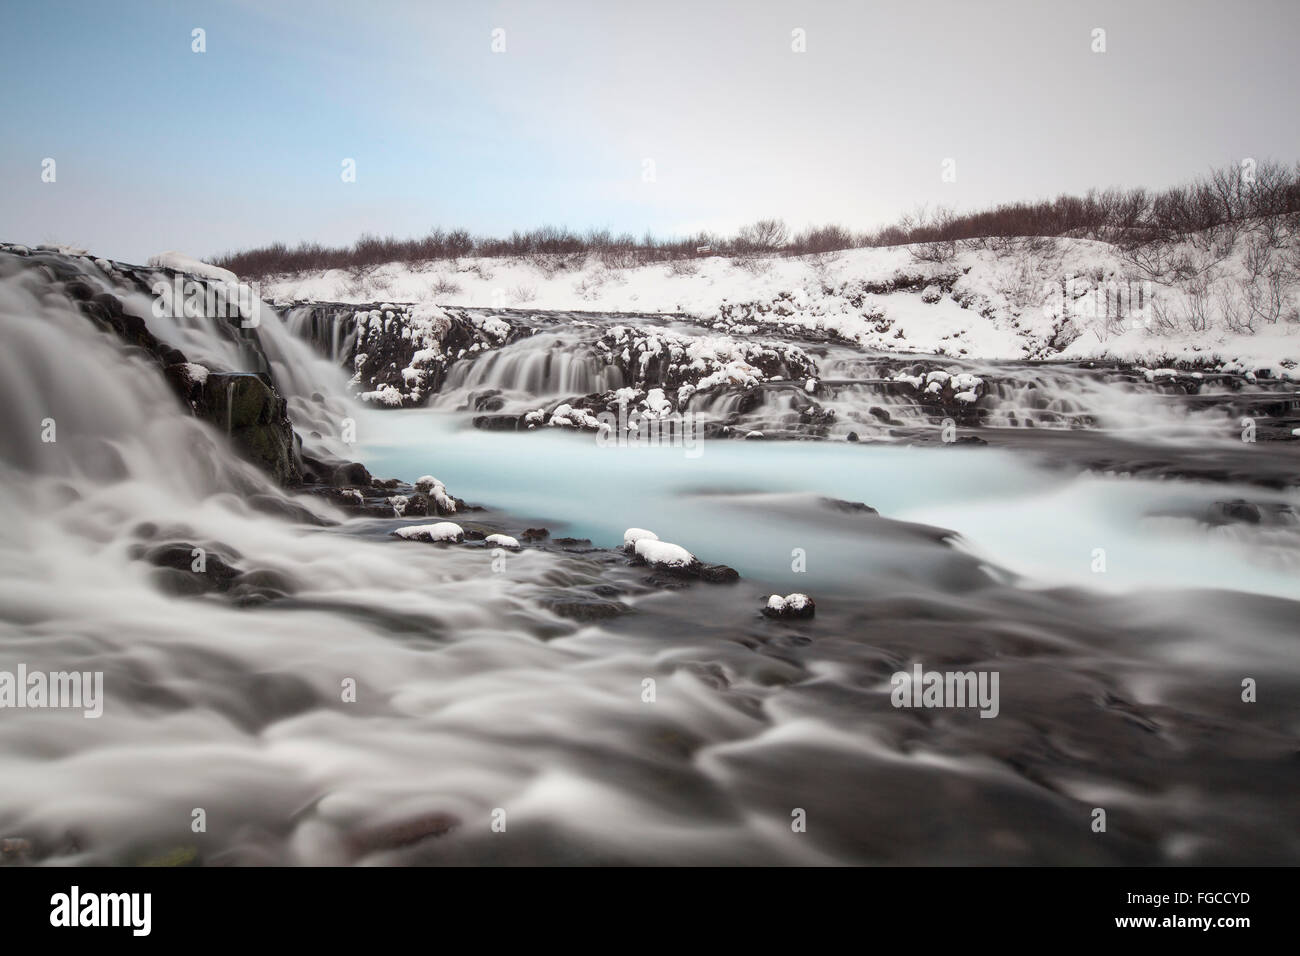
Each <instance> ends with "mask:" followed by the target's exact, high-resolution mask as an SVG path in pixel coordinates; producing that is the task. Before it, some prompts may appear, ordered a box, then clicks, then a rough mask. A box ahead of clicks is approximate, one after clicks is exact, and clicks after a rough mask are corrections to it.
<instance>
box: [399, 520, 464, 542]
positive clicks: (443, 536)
mask: <svg viewBox="0 0 1300 956" xmlns="http://www.w3.org/2000/svg"><path fill="white" fill-rule="evenodd" d="M393 534H395V535H396V536H397V537H399V538H403V539H405V540H407V541H464V540H465V531H464V529H462V528H461V526H460V525H458V524H456V523H455V522H454V521H439V522H437V523H435V524H413V525H409V526H407V527H405V528H398V529H397V530H396V531H394V532H393Z"/></svg>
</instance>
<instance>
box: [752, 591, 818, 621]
mask: <svg viewBox="0 0 1300 956" xmlns="http://www.w3.org/2000/svg"><path fill="white" fill-rule="evenodd" d="M816 613H817V605H816V603H815V602H814V601H813V599H812V598H810V597H809V596H808V595H806V594H799V593H795V594H787V595H786V596H785V597H781V595H779V594H773V595H772V596H771V597H769V598H768V599H767V605H766V606H765V607H764V608H763V614H764V615H765V616H767V617H771V618H778V619H781V620H806V619H807V618H810V617H812V616H813V615H814V614H816Z"/></svg>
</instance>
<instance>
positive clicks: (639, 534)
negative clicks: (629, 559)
mask: <svg viewBox="0 0 1300 956" xmlns="http://www.w3.org/2000/svg"><path fill="white" fill-rule="evenodd" d="M643 540H645V541H658V540H659V535H657V534H655V533H654V532H653V531H647V530H646V529H645V528H628V529H627V530H626V531H624V532H623V548H624V549H625V550H627V551H635V550H636V543H637V542H638V541H643Z"/></svg>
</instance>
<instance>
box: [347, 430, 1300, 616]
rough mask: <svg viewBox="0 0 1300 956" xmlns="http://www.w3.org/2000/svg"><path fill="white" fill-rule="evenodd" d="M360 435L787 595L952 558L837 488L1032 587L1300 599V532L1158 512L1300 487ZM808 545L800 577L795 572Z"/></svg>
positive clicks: (509, 437)
mask: <svg viewBox="0 0 1300 956" xmlns="http://www.w3.org/2000/svg"><path fill="white" fill-rule="evenodd" d="M358 438H359V440H360V442H361V444H360V447H358V449H357V457H358V458H359V459H360V460H363V461H365V462H367V463H368V464H369V466H370V467H371V470H372V471H373V472H374V473H375V474H376V475H383V476H385V477H398V478H401V479H403V480H405V481H414V480H415V479H416V478H418V477H419V476H421V475H423V474H433V475H434V476H436V477H437V478H439V479H441V480H442V481H444V482H446V483H447V486H448V488H449V489H450V490H451V491H452V493H453V494H457V495H459V496H461V497H463V498H465V499H466V500H467V501H470V502H471V503H475V504H483V505H486V506H489V507H492V508H494V509H500V510H503V511H506V512H509V513H510V514H512V515H515V516H518V517H519V518H520V519H521V520H525V521H530V522H531V521H536V522H540V523H543V524H546V525H547V526H548V527H550V528H551V530H552V532H553V533H564V534H568V535H572V536H574V537H586V538H590V539H591V540H592V541H593V543H594V544H596V545H598V546H606V547H608V546H615V545H617V544H619V543H621V541H622V535H623V531H624V530H625V529H626V528H629V527H641V528H648V529H650V530H652V531H654V532H655V533H657V534H658V535H659V536H660V537H661V538H662V539H664V540H668V541H673V542H674V543H677V544H680V545H682V546H683V547H686V548H688V549H689V550H691V551H693V552H694V553H695V554H697V555H698V556H699V557H701V558H702V559H703V560H706V561H714V562H721V563H724V564H730V565H732V566H733V567H735V568H737V569H738V570H739V571H740V572H741V573H742V574H744V575H746V576H751V577H757V578H761V579H763V580H765V581H769V582H771V583H773V584H774V585H788V586H789V587H791V588H796V587H800V586H802V587H805V588H812V587H823V588H825V587H833V588H837V589H848V588H853V587H855V586H859V585H861V584H863V583H864V582H878V581H880V580H881V579H888V578H890V577H893V578H896V579H912V578H914V579H916V580H921V579H923V578H925V577H927V576H930V575H933V574H934V572H935V564H934V562H936V561H942V555H941V554H939V553H936V549H934V548H933V547H932V546H930V545H929V544H928V543H923V542H921V541H919V540H917V539H915V538H913V537H909V536H907V535H897V534H892V533H890V529H889V527H888V526H882V525H881V524H875V525H872V524H870V523H868V524H867V525H864V524H863V522H862V520H861V519H860V518H857V517H856V516H852V515H845V514H843V513H840V512H837V511H835V510H833V509H827V508H825V507H824V506H819V505H818V504H817V498H818V497H819V496H827V497H832V498H838V499H843V500H846V501H856V502H864V503H865V504H867V505H869V506H871V507H873V508H876V509H877V510H878V511H879V512H880V513H881V515H882V516H884V517H887V518H891V519H895V520H896V521H904V522H919V523H922V524H927V525H935V526H938V527H940V528H945V529H950V530H951V531H953V532H956V533H957V535H959V536H960V541H958V542H957V543H956V547H958V548H959V549H961V550H965V551H969V552H970V553H972V554H974V555H976V556H978V557H980V558H982V559H984V560H986V561H987V562H989V564H990V565H995V566H997V567H998V568H1001V569H1006V570H1009V571H1012V572H1015V573H1016V574H1019V575H1023V576H1025V578H1026V580H1025V581H1023V582H1022V583H1024V584H1027V585H1029V586H1034V585H1056V584H1074V585H1080V586H1084V587H1090V588H1096V589H1101V590H1119V591H1123V590H1132V589H1136V588H1142V587H1151V586H1159V587H1203V588H1233V589H1237V590H1243V591H1251V592H1257V593H1267V594H1277V595H1282V596H1287V597H1295V596H1297V595H1300V585H1298V583H1297V576H1296V570H1295V566H1294V564H1293V563H1289V562H1291V556H1292V555H1293V554H1294V551H1293V550H1292V545H1293V542H1290V541H1280V542H1270V541H1269V540H1268V539H1267V538H1266V537H1265V538H1260V539H1255V538H1250V537H1233V536H1232V535H1231V533H1230V532H1225V531H1224V530H1222V529H1221V530H1220V531H1212V530H1211V529H1208V528H1206V527H1205V526H1203V525H1200V524H1197V523H1195V522H1192V521H1189V520H1177V519H1170V518H1162V517H1159V515H1160V513H1162V512H1168V511H1171V510H1174V511H1177V510H1180V509H1195V508H1197V507H1205V506H1208V505H1209V504H1210V503H1211V502H1213V501H1215V500H1222V499H1224V498H1231V497H1234V496H1235V495H1243V496H1248V497H1252V498H1254V499H1259V498H1261V497H1273V498H1278V499H1279V500H1292V499H1293V497H1294V496H1292V498H1287V497H1286V496H1283V495H1281V494H1274V495H1269V494H1261V492H1260V491H1259V490H1258V489H1234V488H1232V487H1230V486H1224V485H1213V486H1211V485H1202V484H1196V483H1190V482H1170V481H1164V482H1152V481H1138V480H1132V479H1119V478H1105V477H1099V476H1092V475H1070V474H1065V473H1062V472H1060V471H1056V470H1048V469H1046V468H1043V467H1040V465H1039V464H1038V463H1037V462H1036V460H1035V458H1034V457H1033V456H1029V455H1026V454H1024V453H1022V452H1021V453H1014V452H1011V451H1005V450H999V449H992V448H971V447H943V446H928V447H927V446H918V447H906V446H896V445H850V444H847V443H843V442H780V443H777V442H761V441H734V440H726V439H717V440H711V441H708V440H706V441H704V443H703V445H702V448H703V453H702V454H700V455H699V456H698V457H694V458H692V457H688V456H687V455H686V454H685V453H684V451H683V449H681V448H671V447H659V448H646V447H640V448H635V447H601V446H599V445H597V444H596V442H595V439H594V437H593V436H592V435H591V434H590V433H572V432H559V431H556V430H552V429H546V430H538V431H535V432H529V433H516V432H487V431H478V430H475V429H473V428H472V427H470V426H469V424H468V420H467V419H466V418H465V417H464V416H460V415H456V414H453V413H448V412H437V411H432V410H427V409H416V410H410V411H395V412H390V411H384V412H374V413H370V414H367V415H365V416H364V417H363V418H362V419H360V421H359V425H358ZM796 548H799V549H803V551H804V552H805V561H806V572H804V573H797V572H794V571H792V564H794V563H795V556H794V549H796ZM1211 556H1212V557H1211Z"/></svg>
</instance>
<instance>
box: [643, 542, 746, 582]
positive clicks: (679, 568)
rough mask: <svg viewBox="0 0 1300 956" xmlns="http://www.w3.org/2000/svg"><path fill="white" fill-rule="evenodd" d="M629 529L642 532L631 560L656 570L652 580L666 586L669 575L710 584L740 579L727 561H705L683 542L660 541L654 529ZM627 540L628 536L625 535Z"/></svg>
mask: <svg viewBox="0 0 1300 956" xmlns="http://www.w3.org/2000/svg"><path fill="white" fill-rule="evenodd" d="M628 532H629V533H631V532H640V534H639V535H636V536H634V542H633V545H632V563H633V564H644V565H649V566H650V567H651V568H653V569H654V571H655V572H656V573H655V575H654V576H653V577H652V578H651V583H653V584H655V585H656V586H659V587H663V586H666V585H668V584H669V578H665V577H664V576H665V575H668V576H670V578H698V579H699V580H701V581H707V582H709V583H710V584H730V583H731V582H733V581H738V580H740V573H739V572H738V571H736V569H735V568H729V567H727V566H726V565H725V564H705V563H704V562H702V561H701V560H700V559H699V558H697V557H696V556H695V555H693V554H691V553H690V552H689V551H687V550H686V549H685V548H683V547H681V546H680V545H676V544H672V543H670V542H667V541H660V540H659V539H658V537H656V536H655V535H654V533H653V532H650V531H646V530H645V529H644V528H629V529H628ZM625 539H626V535H625Z"/></svg>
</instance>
